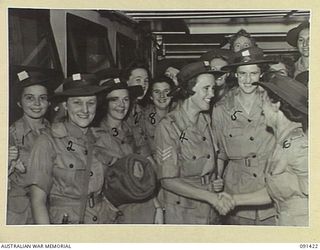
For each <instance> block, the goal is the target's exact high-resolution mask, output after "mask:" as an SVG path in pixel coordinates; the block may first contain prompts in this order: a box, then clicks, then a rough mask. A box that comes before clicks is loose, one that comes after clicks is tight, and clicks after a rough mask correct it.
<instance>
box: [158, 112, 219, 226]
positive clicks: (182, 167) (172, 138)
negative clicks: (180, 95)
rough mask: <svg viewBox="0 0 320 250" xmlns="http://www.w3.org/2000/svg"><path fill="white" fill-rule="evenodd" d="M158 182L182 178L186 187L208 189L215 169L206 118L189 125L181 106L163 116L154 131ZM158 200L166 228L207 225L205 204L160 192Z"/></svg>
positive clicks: (202, 116) (204, 116)
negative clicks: (161, 203) (160, 195)
mask: <svg viewBox="0 0 320 250" xmlns="http://www.w3.org/2000/svg"><path fill="white" fill-rule="evenodd" d="M155 145H156V157H155V158H156V162H157V164H158V178H159V179H164V178H183V180H184V181H185V182H187V183H189V184H190V185H193V186H195V187H197V188H200V189H205V190H208V189H209V183H208V180H209V176H210V175H211V174H212V173H213V171H214V169H215V167H216V151H215V149H216V146H215V142H214V138H213V135H212V128H211V125H210V117H209V116H208V115H206V114H203V113H201V114H200V116H199V120H198V123H197V124H193V123H192V122H191V121H190V120H189V119H188V116H187V113H186V111H185V110H184V109H183V107H182V106H180V107H179V108H177V109H176V110H175V111H172V112H170V113H169V114H168V115H167V116H165V117H164V118H163V119H162V120H161V121H160V123H159V124H158V126H157V127H156V130H155ZM162 195H163V197H162V198H161V200H162V202H163V203H164V204H163V206H164V207H165V209H166V213H165V221H166V223H169V224H209V223H210V220H211V216H212V215H213V213H212V214H211V212H212V210H211V207H210V206H209V204H207V203H205V202H201V201H197V200H192V199H188V198H185V197H183V196H179V195H176V194H174V193H172V192H170V191H166V190H163V194H162Z"/></svg>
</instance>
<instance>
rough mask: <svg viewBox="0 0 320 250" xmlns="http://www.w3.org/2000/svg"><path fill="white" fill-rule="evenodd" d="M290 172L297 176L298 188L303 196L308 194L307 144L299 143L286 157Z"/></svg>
mask: <svg viewBox="0 0 320 250" xmlns="http://www.w3.org/2000/svg"><path fill="white" fill-rule="evenodd" d="M288 160H289V165H290V166H291V169H292V172H293V173H294V174H295V175H297V177H298V180H299V187H300V190H301V192H302V193H303V194H305V195H308V194H309V188H308V186H309V185H308V184H309V183H308V176H309V174H308V146H307V142H305V141H301V142H299V145H298V146H297V147H294V148H293V149H292V151H291V152H290V154H289V157H288Z"/></svg>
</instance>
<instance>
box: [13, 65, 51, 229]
mask: <svg viewBox="0 0 320 250" xmlns="http://www.w3.org/2000/svg"><path fill="white" fill-rule="evenodd" d="M17 76H18V78H17V82H16V84H17V85H18V89H19V92H20V100H19V101H18V103H17V104H18V106H19V107H20V108H21V109H22V110H23V116H22V118H20V119H19V120H17V121H16V122H15V123H13V124H12V125H11V126H10V129H9V131H10V132H9V160H8V162H9V166H8V167H9V171H8V174H9V190H8V207H7V209H8V210H7V224H31V223H32V222H33V219H32V215H31V207H30V202H29V198H28V195H27V193H28V189H27V186H28V184H29V183H30V176H29V174H28V171H29V169H28V158H29V156H30V152H31V148H32V145H33V143H34V141H35V140H36V138H37V137H38V136H39V134H40V131H41V130H42V129H44V128H46V127H49V126H50V124H49V122H48V121H47V120H46V119H45V118H44V116H45V114H46V111H47V109H48V107H49V101H48V94H49V93H48V82H49V81H48V79H47V78H46V77H45V76H44V75H43V74H40V73H38V72H27V71H22V72H20V73H18V75H17Z"/></svg>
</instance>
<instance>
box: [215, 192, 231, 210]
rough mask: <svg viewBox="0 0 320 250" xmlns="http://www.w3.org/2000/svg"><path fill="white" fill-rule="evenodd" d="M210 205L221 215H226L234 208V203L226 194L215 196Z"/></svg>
mask: <svg viewBox="0 0 320 250" xmlns="http://www.w3.org/2000/svg"><path fill="white" fill-rule="evenodd" d="M211 205H212V206H214V207H215V208H216V209H217V210H218V212H219V213H220V214H221V215H226V214H227V213H229V212H230V211H231V210H232V209H233V208H234V207H235V201H234V200H233V198H232V196H231V195H230V194H228V193H219V194H218V195H216V194H215V197H214V198H213V200H212V202H211Z"/></svg>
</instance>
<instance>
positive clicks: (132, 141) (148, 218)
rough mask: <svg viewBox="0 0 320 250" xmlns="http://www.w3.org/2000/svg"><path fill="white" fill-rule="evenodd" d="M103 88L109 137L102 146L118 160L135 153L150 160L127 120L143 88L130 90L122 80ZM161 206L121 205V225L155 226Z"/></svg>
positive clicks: (104, 123) (152, 203) (151, 203)
mask: <svg viewBox="0 0 320 250" xmlns="http://www.w3.org/2000/svg"><path fill="white" fill-rule="evenodd" d="M102 86H105V87H106V93H104V95H105V99H104V104H103V107H104V108H105V114H106V115H105V117H104V118H103V120H102V121H101V123H100V127H101V128H102V129H104V130H105V131H106V133H107V136H106V138H104V140H103V141H100V146H102V147H103V148H105V150H106V153H107V154H108V155H109V156H111V157H112V158H113V159H115V160H119V159H122V158H124V157H126V156H128V155H129V154H132V153H139V154H140V155H141V156H144V157H145V158H147V159H150V158H151V155H149V154H144V152H140V151H139V147H138V146H137V143H136V139H137V138H135V137H134V132H133V128H132V127H131V126H130V125H129V124H128V122H127V120H126V119H125V118H126V116H127V114H128V111H129V108H130V103H131V101H134V100H135V98H137V97H138V96H140V95H141V94H142V88H141V86H128V85H127V84H126V83H125V82H124V81H121V80H120V79H119V78H114V79H110V80H107V81H105V82H103V83H102ZM140 136H141V135H140ZM138 141H140V139H139V140H138ZM101 143H102V144H101ZM151 163H153V162H151ZM159 206H160V205H159V204H158V201H157V200H156V199H154V200H148V201H146V202H143V203H130V204H124V205H121V206H119V209H120V210H121V211H122V213H123V216H120V217H119V218H118V221H117V222H118V223H123V224H141V223H144V224H146V223H148V224H152V223H154V221H155V213H156V207H159ZM160 212H161V211H160ZM157 216H161V215H157V214H156V221H157V219H158V217H157Z"/></svg>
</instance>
